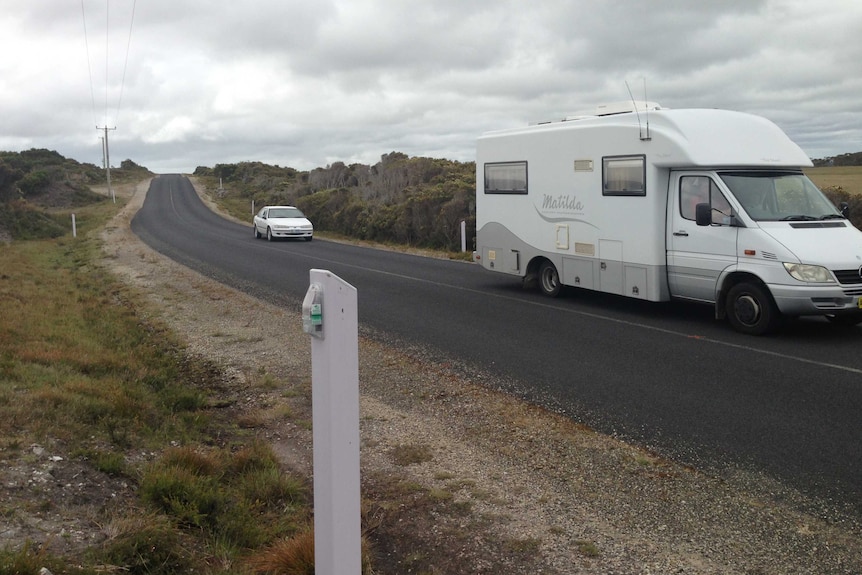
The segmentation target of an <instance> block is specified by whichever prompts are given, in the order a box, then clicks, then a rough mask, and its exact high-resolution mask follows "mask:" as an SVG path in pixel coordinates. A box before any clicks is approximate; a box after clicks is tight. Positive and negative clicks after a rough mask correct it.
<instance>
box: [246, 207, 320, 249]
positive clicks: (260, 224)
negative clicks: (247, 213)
mask: <svg viewBox="0 0 862 575" xmlns="http://www.w3.org/2000/svg"><path fill="white" fill-rule="evenodd" d="M253 226H254V237H256V238H260V237H262V236H266V239H268V240H269V241H272V240H274V239H277V238H302V239H304V240H305V241H307V242H310V241H311V238H312V236H313V235H314V226H312V225H311V222H310V221H308V218H306V217H305V214H303V213H302V212H301V211H300V210H299V208H294V207H293V206H264V207H263V208H262V209H261V210H260V211H259V212H258V213H257V215H256V216H254V223H253Z"/></svg>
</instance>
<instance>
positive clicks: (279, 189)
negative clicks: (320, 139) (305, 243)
mask: <svg viewBox="0 0 862 575" xmlns="http://www.w3.org/2000/svg"><path fill="white" fill-rule="evenodd" d="M194 175H195V176H198V177H201V178H204V179H205V180H206V181H205V183H206V184H207V186H208V187H209V189H217V188H218V186H219V181H221V185H222V186H223V190H222V192H221V195H222V199H221V202H222V203H223V204H224V205H226V206H228V207H229V209H231V211H232V212H233V213H234V215H236V216H238V217H241V218H244V219H249V220H250V219H251V216H250V206H251V202H252V200H253V201H254V203H255V206H258V207H262V206H264V205H266V204H270V205H271V204H290V205H295V206H297V207H299V208H300V209H302V210H303V211H304V212H305V213H306V215H307V216H308V217H309V218H310V219H311V220H312V221H313V222H314V224H315V227H316V228H317V229H320V230H326V231H329V232H335V233H338V234H342V235H344V236H348V237H352V238H356V239H361V240H371V241H377V242H384V243H386V242H389V243H395V244H402V245H410V246H416V247H427V248H434V249H442V250H448V251H459V250H460V246H461V239H460V238H461V235H460V226H461V222H462V221H464V222H465V225H466V228H467V230H466V231H467V237H468V238H472V237H474V236H475V230H476V217H475V205H476V204H475V198H474V196H475V193H476V166H475V163H474V162H466V163H465V162H456V161H452V160H444V159H435V158H424V157H412V158H411V157H408V156H407V155H406V154H403V153H400V152H392V153H389V154H384V155H383V156H381V158H380V161H379V162H377V163H376V164H374V165H366V164H350V165H345V164H344V163H343V162H335V163H333V164H331V165H329V166H326V167H325V168H315V169H314V170H311V171H298V170H295V169H293V168H281V167H279V166H270V165H267V164H262V163H259V162H243V163H240V164H217V165H216V166H215V167H214V168H207V167H198V168H197V169H196V170H195V173H194ZM467 247H468V250H472V247H473V246H472V245H468V246H467Z"/></svg>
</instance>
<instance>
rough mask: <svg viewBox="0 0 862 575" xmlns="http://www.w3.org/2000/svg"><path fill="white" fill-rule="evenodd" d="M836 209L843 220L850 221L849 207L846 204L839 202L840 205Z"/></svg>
mask: <svg viewBox="0 0 862 575" xmlns="http://www.w3.org/2000/svg"><path fill="white" fill-rule="evenodd" d="M838 209H839V210H841V215H842V216H844V219H845V220H849V219H850V205H849V204H848V203H847V202H841V205H840V206H838Z"/></svg>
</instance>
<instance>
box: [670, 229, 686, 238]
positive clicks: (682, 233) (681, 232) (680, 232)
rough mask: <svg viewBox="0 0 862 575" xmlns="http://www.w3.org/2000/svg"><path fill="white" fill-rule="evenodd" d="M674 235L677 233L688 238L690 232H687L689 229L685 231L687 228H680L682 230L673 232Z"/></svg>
mask: <svg viewBox="0 0 862 575" xmlns="http://www.w3.org/2000/svg"><path fill="white" fill-rule="evenodd" d="M673 235H675V236H682V237H686V238H687V237H688V232H687V231H685V230H680V231H678V232H674V233H673Z"/></svg>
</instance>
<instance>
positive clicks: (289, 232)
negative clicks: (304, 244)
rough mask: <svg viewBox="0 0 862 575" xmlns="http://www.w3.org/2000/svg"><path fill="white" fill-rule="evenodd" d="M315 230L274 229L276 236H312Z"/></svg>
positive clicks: (273, 235)
mask: <svg viewBox="0 0 862 575" xmlns="http://www.w3.org/2000/svg"><path fill="white" fill-rule="evenodd" d="M313 233H314V232H310V231H305V230H272V237H274V238H310V237H311V236H312V234H313Z"/></svg>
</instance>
